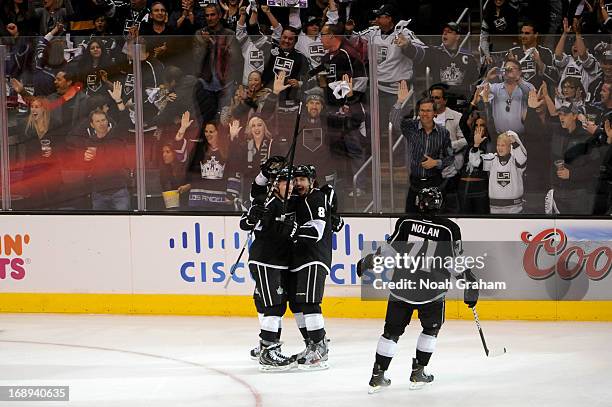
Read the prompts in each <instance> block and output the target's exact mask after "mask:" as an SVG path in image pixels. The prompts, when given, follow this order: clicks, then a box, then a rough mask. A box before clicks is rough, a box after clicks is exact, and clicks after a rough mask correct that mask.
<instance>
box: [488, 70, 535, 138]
mask: <svg viewBox="0 0 612 407" xmlns="http://www.w3.org/2000/svg"><path fill="white" fill-rule="evenodd" d="M498 73H499V74H501V76H502V78H503V82H499V83H493V84H490V83H491V81H492V80H494V79H495V78H496V77H497V75H498ZM521 74H522V72H521V66H520V64H519V63H518V62H517V61H516V60H514V59H510V60H508V61H506V63H505V64H504V67H503V69H502V70H501V72H499V69H498V68H493V69H491V70H490V71H489V73H488V74H487V81H488V83H487V84H485V86H484V89H483V92H484V95H483V102H484V103H485V106H486V107H487V109H489V108H490V109H491V114H492V117H493V120H494V122H495V129H496V131H497V133H498V134H501V133H504V132H506V131H508V130H512V131H514V132H516V133H519V134H521V133H522V132H523V131H524V130H525V126H524V124H523V122H524V120H525V116H526V114H527V100H528V99H529V92H530V91H531V90H535V88H534V86H533V85H532V84H531V83H529V82H527V81H525V80H524V79H523V77H522V75H521Z"/></svg>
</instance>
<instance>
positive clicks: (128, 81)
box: [123, 73, 134, 95]
mask: <svg viewBox="0 0 612 407" xmlns="http://www.w3.org/2000/svg"><path fill="white" fill-rule="evenodd" d="M123 92H124V93H125V94H126V95H130V94H131V93H132V92H134V74H131V73H129V74H127V76H126V77H125V83H124V84H123Z"/></svg>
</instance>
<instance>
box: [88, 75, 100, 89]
mask: <svg viewBox="0 0 612 407" xmlns="http://www.w3.org/2000/svg"><path fill="white" fill-rule="evenodd" d="M101 87H102V82H101V81H99V80H98V75H87V89H88V90H90V91H92V92H97V91H98V90H99V89H100V88H101Z"/></svg>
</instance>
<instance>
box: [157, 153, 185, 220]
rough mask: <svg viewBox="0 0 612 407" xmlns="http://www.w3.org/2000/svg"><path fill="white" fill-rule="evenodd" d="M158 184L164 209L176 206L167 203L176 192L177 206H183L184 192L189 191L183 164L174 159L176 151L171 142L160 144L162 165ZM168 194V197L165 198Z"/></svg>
mask: <svg viewBox="0 0 612 407" xmlns="http://www.w3.org/2000/svg"><path fill="white" fill-rule="evenodd" d="M159 177H160V185H161V190H162V191H163V192H162V195H163V197H164V203H165V206H166V209H171V208H176V207H177V206H173V205H170V204H169V201H170V200H171V199H172V197H173V196H174V195H175V194H177V195H178V196H179V198H178V208H185V207H186V204H185V201H186V200H187V194H186V192H187V191H189V189H188V186H189V185H188V184H187V181H186V174H185V166H184V165H183V164H182V163H180V162H178V160H177V159H176V152H175V151H174V147H173V146H172V145H171V144H168V143H166V144H164V145H163V146H162V165H161V167H160V174H159ZM167 195H169V197H170V198H166V196H167Z"/></svg>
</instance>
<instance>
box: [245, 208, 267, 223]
mask: <svg viewBox="0 0 612 407" xmlns="http://www.w3.org/2000/svg"><path fill="white" fill-rule="evenodd" d="M266 213H268V208H266V207H265V206H263V205H253V206H251V207H250V208H249V213H247V220H248V221H249V223H250V224H251V225H254V224H256V223H257V222H259V221H260V220H262V219H263V218H264V216H265V215H266Z"/></svg>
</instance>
